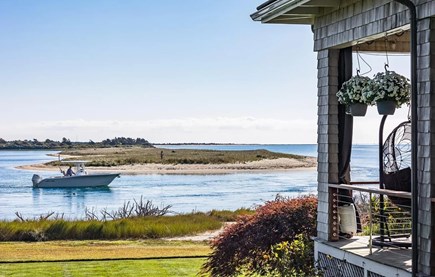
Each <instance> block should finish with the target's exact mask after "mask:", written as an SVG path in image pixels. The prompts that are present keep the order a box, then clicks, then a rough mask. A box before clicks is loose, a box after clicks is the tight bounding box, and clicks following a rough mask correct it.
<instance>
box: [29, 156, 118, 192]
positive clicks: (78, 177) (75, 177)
mask: <svg viewBox="0 0 435 277" xmlns="http://www.w3.org/2000/svg"><path fill="white" fill-rule="evenodd" d="M65 163H69V164H71V163H73V164H74V165H75V173H74V172H73V173H72V174H71V175H69V174H66V173H65V172H64V171H63V170H62V169H61V172H62V173H63V176H55V177H49V178H42V177H41V176H39V175H38V174H34V175H33V177H32V182H33V187H34V188H80V187H104V186H108V185H109V184H110V183H111V182H112V181H113V180H114V179H115V178H117V177H120V174H119V173H108V174H105V173H100V174H88V173H87V172H86V170H85V163H86V161H65Z"/></svg>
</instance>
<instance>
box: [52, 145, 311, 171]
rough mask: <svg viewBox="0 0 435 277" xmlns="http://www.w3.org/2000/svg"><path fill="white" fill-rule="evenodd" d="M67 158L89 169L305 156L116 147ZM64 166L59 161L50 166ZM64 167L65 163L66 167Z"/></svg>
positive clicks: (75, 153)
mask: <svg viewBox="0 0 435 277" xmlns="http://www.w3.org/2000/svg"><path fill="white" fill-rule="evenodd" d="M61 155H64V156H74V158H71V157H69V158H66V159H64V161H66V160H68V159H73V160H74V159H75V160H86V161H89V162H88V163H87V165H88V166H104V167H107V166H120V165H133V164H150V163H158V164H226V163H245V162H252V161H260V160H263V159H278V158H290V159H297V160H302V159H304V158H305V157H304V156H299V155H292V154H283V153H275V152H270V151H267V150H248V151H221V150H219V151H218V150H196V149H174V150H172V149H163V148H141V147H113V148H91V149H80V150H77V149H74V150H65V151H62V152H61ZM49 164H50V165H53V166H58V165H61V164H60V162H59V161H53V162H50V163H49ZM63 165H64V164H63Z"/></svg>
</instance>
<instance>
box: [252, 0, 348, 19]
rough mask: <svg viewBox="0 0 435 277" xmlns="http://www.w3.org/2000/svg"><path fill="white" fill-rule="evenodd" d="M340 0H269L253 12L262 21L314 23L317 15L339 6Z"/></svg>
mask: <svg viewBox="0 0 435 277" xmlns="http://www.w3.org/2000/svg"><path fill="white" fill-rule="evenodd" d="M339 3H340V0H269V1H267V2H265V3H264V4H262V5H260V6H259V7H258V8H257V11H256V12H255V13H253V14H251V18H252V19H253V20H255V21H261V22H262V23H283V24H307V25H312V24H314V18H315V17H316V16H319V15H322V14H325V13H328V12H331V11H332V10H335V9H337V8H338V7H339Z"/></svg>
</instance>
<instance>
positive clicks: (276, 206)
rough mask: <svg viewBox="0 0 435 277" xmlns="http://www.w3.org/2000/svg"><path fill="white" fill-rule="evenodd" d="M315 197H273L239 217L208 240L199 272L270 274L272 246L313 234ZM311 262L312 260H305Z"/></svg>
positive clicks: (222, 274) (223, 275) (315, 212)
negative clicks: (208, 248)
mask: <svg viewBox="0 0 435 277" xmlns="http://www.w3.org/2000/svg"><path fill="white" fill-rule="evenodd" d="M316 215H317V198H316V197H314V196H304V197H298V198H283V197H277V198H276V199H275V200H274V201H268V202H266V203H265V204H264V205H263V206H260V207H259V208H258V209H257V210H256V213H255V214H253V215H248V216H242V217H240V218H239V219H238V220H237V222H236V223H235V224H233V225H229V226H228V227H227V228H226V229H225V230H224V232H223V233H222V234H221V235H219V236H218V237H217V238H216V239H215V240H213V241H212V244H211V246H212V249H213V251H212V254H211V256H210V257H209V258H208V260H207V262H206V263H205V264H204V265H203V268H202V273H204V274H211V275H212V276H222V277H226V276H235V275H238V274H244V275H255V274H260V275H264V274H268V273H271V272H273V271H274V268H275V267H276V266H274V264H273V263H274V262H276V261H277V260H276V259H271V258H270V257H271V255H272V254H273V253H272V250H273V246H275V245H276V244H278V243H281V242H284V241H288V242H292V241H293V240H295V238H297V237H298V236H299V235H300V236H303V237H306V238H309V237H310V236H312V235H315V232H316ZM307 262H308V263H311V262H312V261H307Z"/></svg>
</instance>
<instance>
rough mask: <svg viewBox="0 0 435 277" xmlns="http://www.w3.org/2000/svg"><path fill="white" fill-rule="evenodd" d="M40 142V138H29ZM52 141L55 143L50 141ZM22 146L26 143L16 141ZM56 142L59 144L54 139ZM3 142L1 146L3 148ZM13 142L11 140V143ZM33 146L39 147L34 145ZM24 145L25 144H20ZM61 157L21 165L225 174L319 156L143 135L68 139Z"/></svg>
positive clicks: (295, 164) (305, 163)
mask: <svg viewBox="0 0 435 277" xmlns="http://www.w3.org/2000/svg"><path fill="white" fill-rule="evenodd" d="M26 142H27V143H28V144H29V142H30V144H37V141H36V142H35V140H33V141H26ZM51 143H53V142H52V141H51ZM15 144H18V145H20V146H21V147H22V145H23V143H17V142H15ZM53 144H56V142H54V143H53ZM1 145H2V144H1V143H0V149H1ZM10 145H12V144H11V143H9V146H10ZM31 147H32V148H30V149H37V148H35V147H34V146H33V145H32V146H31ZM21 149H23V148H21ZM42 149H46V150H49V149H50V150H59V151H60V152H59V153H58V154H57V155H58V156H59V160H60V159H61V160H62V161H63V162H62V163H61V162H60V161H59V160H58V161H51V162H48V163H44V164H36V165H23V166H19V167H18V168H19V169H26V170H50V171H58V170H59V167H60V166H65V162H66V161H74V160H86V161H88V162H87V170H88V171H90V172H99V173H103V172H104V173H109V172H117V173H121V174H225V173H234V172H241V171H243V172H251V171H277V170H290V169H297V168H313V167H315V166H316V158H314V157H306V156H299V155H293V154H284V153H275V152H271V151H268V150H246V151H245V150H244V151H222V150H198V149H166V148H156V147H154V146H153V145H151V144H150V143H148V141H146V140H144V139H139V138H138V139H130V138H115V139H112V140H110V139H107V140H104V141H102V142H92V143H83V142H80V143H75V142H70V141H69V140H67V139H64V140H63V143H62V142H59V143H57V147H53V148H46V147H43V148H42Z"/></svg>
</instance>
